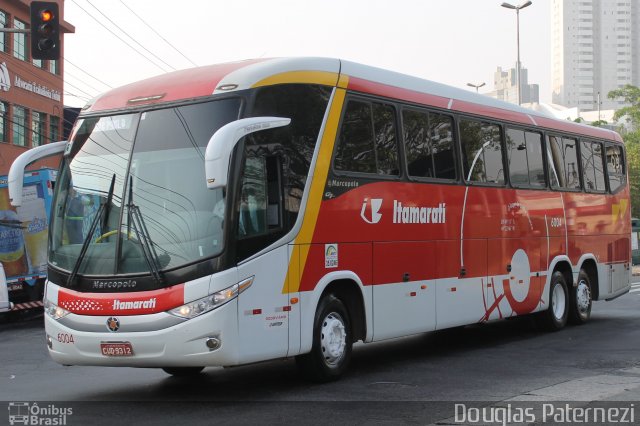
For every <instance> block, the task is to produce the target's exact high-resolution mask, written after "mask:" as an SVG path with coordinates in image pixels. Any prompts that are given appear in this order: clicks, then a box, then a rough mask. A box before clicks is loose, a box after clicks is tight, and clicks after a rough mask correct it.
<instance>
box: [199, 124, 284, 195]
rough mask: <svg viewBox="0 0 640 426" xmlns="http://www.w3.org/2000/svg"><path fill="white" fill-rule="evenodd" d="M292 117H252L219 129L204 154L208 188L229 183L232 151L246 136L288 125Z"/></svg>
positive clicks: (220, 186)
mask: <svg viewBox="0 0 640 426" xmlns="http://www.w3.org/2000/svg"><path fill="white" fill-rule="evenodd" d="M289 123H291V119H290V118H282V117H251V118H243V119H240V120H236V121H232V122H231V123H228V124H225V125H224V126H222V127H221V128H220V129H218V130H217V131H216V132H215V133H214V134H213V136H211V139H209V143H208V144H207V150H206V151H205V154H204V170H205V174H206V182H207V188H208V189H215V188H222V187H225V186H226V185H227V176H228V172H229V161H230V160H231V152H233V148H234V147H235V146H236V144H237V143H238V141H240V139H242V138H243V137H244V136H246V135H248V134H251V133H255V132H259V131H261V130H267V129H274V128H276V127H283V126H288V125H289Z"/></svg>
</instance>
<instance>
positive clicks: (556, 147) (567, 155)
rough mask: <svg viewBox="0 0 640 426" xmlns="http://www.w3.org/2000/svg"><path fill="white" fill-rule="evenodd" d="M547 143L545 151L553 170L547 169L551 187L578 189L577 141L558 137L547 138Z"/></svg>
mask: <svg viewBox="0 0 640 426" xmlns="http://www.w3.org/2000/svg"><path fill="white" fill-rule="evenodd" d="M548 142H549V143H548V144H547V149H548V151H549V155H550V157H551V159H552V160H553V162H552V163H553V168H551V167H550V168H549V169H550V180H551V185H552V186H553V187H554V188H561V189H570V190H577V189H580V175H579V166H578V153H577V141H576V140H575V139H571V138H563V137H560V136H549V138H548ZM554 171H555V173H554ZM556 174H557V176H556Z"/></svg>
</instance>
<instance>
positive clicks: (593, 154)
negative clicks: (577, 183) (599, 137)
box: [580, 141, 605, 192]
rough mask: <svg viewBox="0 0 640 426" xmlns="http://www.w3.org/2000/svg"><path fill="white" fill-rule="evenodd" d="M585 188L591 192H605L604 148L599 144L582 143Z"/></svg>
mask: <svg viewBox="0 0 640 426" xmlns="http://www.w3.org/2000/svg"><path fill="white" fill-rule="evenodd" d="M580 153H581V156H582V170H583V175H584V188H585V189H586V190H587V191H589V192H601V191H605V184H604V173H603V168H602V166H603V165H602V146H601V145H600V144H599V143H593V142H585V141H582V142H581V143H580Z"/></svg>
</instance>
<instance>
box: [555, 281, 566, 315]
mask: <svg viewBox="0 0 640 426" xmlns="http://www.w3.org/2000/svg"><path fill="white" fill-rule="evenodd" d="M566 303H567V300H566V297H565V294H564V290H563V289H562V286H561V285H560V284H556V286H555V287H554V288H553V300H552V301H551V309H553V316H554V317H556V319H557V320H561V319H562V317H563V316H564V311H565V307H566Z"/></svg>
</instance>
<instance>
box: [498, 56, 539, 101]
mask: <svg viewBox="0 0 640 426" xmlns="http://www.w3.org/2000/svg"><path fill="white" fill-rule="evenodd" d="M517 75H518V74H517V72H516V69H515V68H511V69H509V70H503V69H502V68H501V67H498V70H497V71H496V72H494V73H493V91H492V92H489V93H487V96H491V97H492V98H496V99H500V100H502V101H506V102H511V103H514V104H517V103H518V86H517V84H516V82H517V81H518V77H517ZM520 94H521V99H520V103H522V104H528V103H534V102H539V98H540V87H539V86H538V85H537V84H529V72H528V70H527V69H526V68H524V67H522V65H520Z"/></svg>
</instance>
